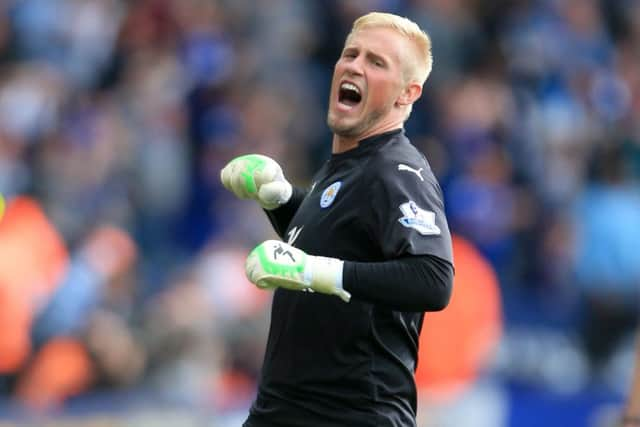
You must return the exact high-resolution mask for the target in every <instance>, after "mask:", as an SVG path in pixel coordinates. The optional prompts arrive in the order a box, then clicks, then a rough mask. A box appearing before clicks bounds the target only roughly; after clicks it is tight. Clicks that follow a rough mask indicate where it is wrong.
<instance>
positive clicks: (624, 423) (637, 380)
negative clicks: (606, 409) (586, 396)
mask: <svg viewBox="0 0 640 427" xmlns="http://www.w3.org/2000/svg"><path fill="white" fill-rule="evenodd" d="M638 426H640V340H638V341H637V342H636V352H635V361H634V367H633V378H632V379H631V389H630V390H629V396H628V397H627V402H626V405H625V408H624V411H623V413H622V420H621V422H620V427H638Z"/></svg>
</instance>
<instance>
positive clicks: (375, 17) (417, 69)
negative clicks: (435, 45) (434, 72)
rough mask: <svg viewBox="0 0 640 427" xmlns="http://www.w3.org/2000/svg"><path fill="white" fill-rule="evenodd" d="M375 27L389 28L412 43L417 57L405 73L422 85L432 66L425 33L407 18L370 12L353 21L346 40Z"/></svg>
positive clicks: (429, 41) (429, 40) (427, 38)
mask: <svg viewBox="0 0 640 427" xmlns="http://www.w3.org/2000/svg"><path fill="white" fill-rule="evenodd" d="M376 27H377V28H380V27H382V28H391V29H393V30H395V31H397V32H398V33H400V34H401V35H402V36H404V37H405V38H407V39H408V40H409V41H411V42H412V43H413V45H414V47H415V49H414V50H415V52H416V53H417V54H418V57H417V58H416V61H415V62H414V65H413V66H411V67H410V68H411V69H410V70H406V71H407V72H408V74H409V76H408V77H409V80H415V81H417V82H418V83H420V85H423V84H424V82H425V81H426V80H427V77H429V74H430V73H431V67H432V65H433V57H432V56H431V39H430V38H429V36H428V35H427V33H426V32H424V31H423V30H422V29H421V28H420V27H419V26H418V24H416V23H415V22H413V21H412V20H410V19H408V18H404V17H402V16H398V15H394V14H391V13H382V12H371V13H368V14H366V15H363V16H361V17H360V18H358V19H356V20H355V22H354V23H353V27H352V28H351V32H350V33H349V36H347V39H348V38H349V37H351V35H352V34H353V33H355V32H356V31H358V30H361V29H364V28H376Z"/></svg>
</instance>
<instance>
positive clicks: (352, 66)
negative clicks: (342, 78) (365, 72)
mask: <svg viewBox="0 0 640 427" xmlns="http://www.w3.org/2000/svg"><path fill="white" fill-rule="evenodd" d="M361 58H362V57H361V56H357V57H355V58H353V59H351V61H345V64H344V69H345V72H347V73H348V74H351V75H354V76H361V75H362V68H363V64H362V59H361Z"/></svg>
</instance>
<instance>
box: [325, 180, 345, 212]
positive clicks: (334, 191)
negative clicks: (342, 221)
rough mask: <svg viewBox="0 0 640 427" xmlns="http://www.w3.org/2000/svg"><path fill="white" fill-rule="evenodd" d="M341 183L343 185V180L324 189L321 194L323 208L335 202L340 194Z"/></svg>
mask: <svg viewBox="0 0 640 427" xmlns="http://www.w3.org/2000/svg"><path fill="white" fill-rule="evenodd" d="M341 185H342V182H341V181H337V182H334V183H333V184H331V185H330V186H328V187H327V188H325V189H324V191H323V192H322V196H320V207H321V208H326V207H329V206H331V203H333V201H334V199H335V198H336V196H337V195H338V191H339V190H340V186H341Z"/></svg>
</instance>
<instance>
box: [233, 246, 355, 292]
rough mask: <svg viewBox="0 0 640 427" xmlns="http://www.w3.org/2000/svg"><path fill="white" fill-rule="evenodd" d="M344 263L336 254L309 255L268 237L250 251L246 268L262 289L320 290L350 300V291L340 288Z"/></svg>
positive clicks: (254, 281) (251, 279)
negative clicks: (334, 256)
mask: <svg viewBox="0 0 640 427" xmlns="http://www.w3.org/2000/svg"><path fill="white" fill-rule="evenodd" d="M343 264H344V262H343V261H342V260H339V259H336V258H327V257H321V256H313V255H308V254H306V253H304V252H303V251H301V250H300V249H297V248H294V247H293V246H291V245H289V244H287V243H283V242H280V241H278V240H267V241H265V242H263V243H261V244H259V245H258V246H256V248H255V249H254V250H253V251H251V253H250V254H249V256H248V257H247V261H246V263H245V270H246V273H247V277H248V278H249V280H250V281H251V282H252V283H254V284H255V285H256V286H257V287H259V288H261V289H274V288H285V289H290V290H294V291H307V292H320V293H322V294H329V295H336V296H338V297H340V298H341V299H342V300H343V301H344V302H349V300H350V299H351V294H349V292H347V291H345V290H344V289H343V288H342V266H343Z"/></svg>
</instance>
